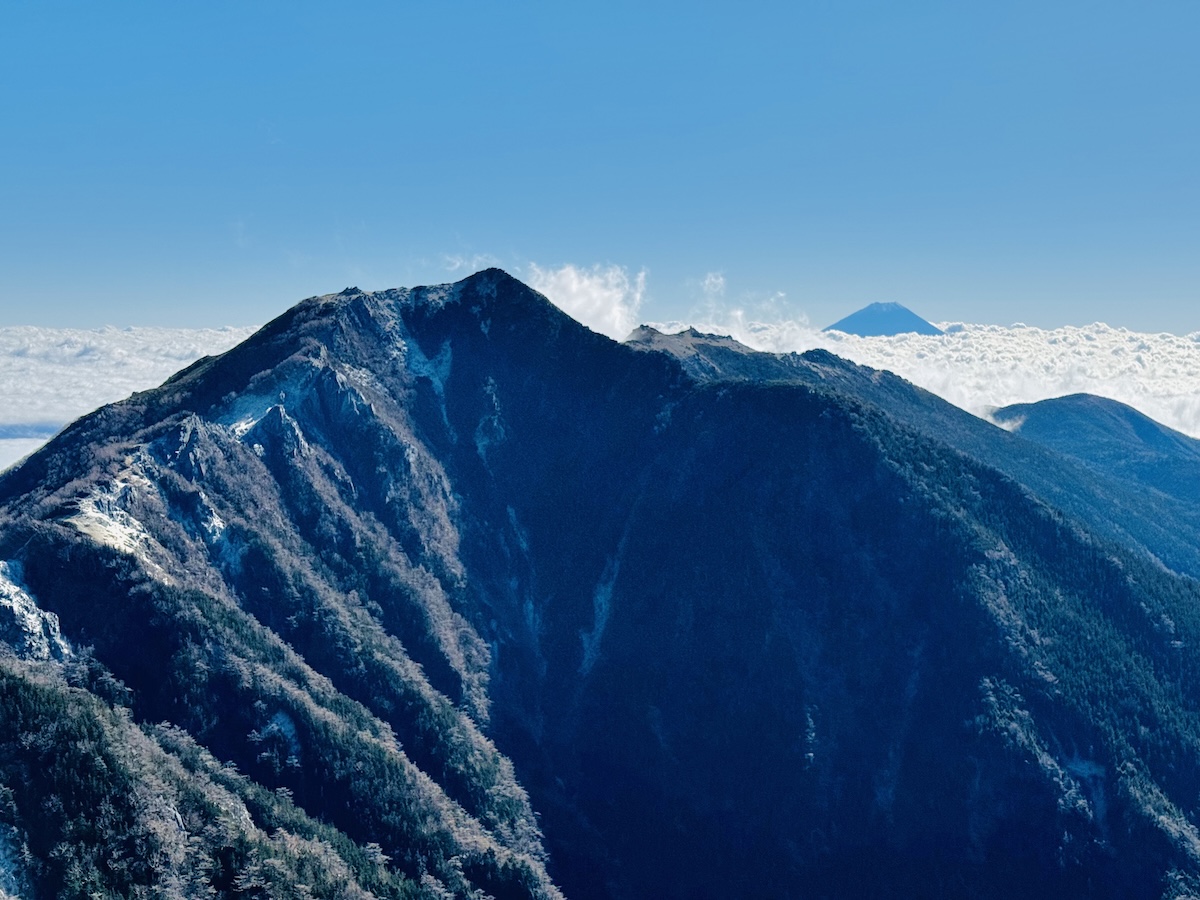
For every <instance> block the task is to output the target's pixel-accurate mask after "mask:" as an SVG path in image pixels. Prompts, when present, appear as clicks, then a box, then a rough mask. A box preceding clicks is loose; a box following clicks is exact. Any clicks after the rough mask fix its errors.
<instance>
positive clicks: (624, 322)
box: [526, 263, 646, 341]
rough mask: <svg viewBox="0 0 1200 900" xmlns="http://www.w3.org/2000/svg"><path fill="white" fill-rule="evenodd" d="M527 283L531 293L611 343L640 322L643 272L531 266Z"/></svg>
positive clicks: (625, 334) (644, 277) (624, 335)
mask: <svg viewBox="0 0 1200 900" xmlns="http://www.w3.org/2000/svg"><path fill="white" fill-rule="evenodd" d="M526 277H527V280H528V282H529V284H530V286H531V287H533V288H534V290H537V291H540V292H541V293H543V294H545V295H546V296H547V297H548V298H549V299H550V301H551V302H552V303H553V304H554V305H555V306H557V307H558V308H559V309H561V310H562V311H563V312H565V313H567V314H568V315H569V316H571V317H572V318H573V319H575V320H576V321H579V322H582V323H583V324H584V325H586V326H587V327H588V328H591V329H592V330H593V331H598V332H600V333H601V334H606V335H608V336H609V337H611V338H613V339H614V340H618V341H619V340H624V339H625V338H626V337H628V336H629V333H630V332H631V331H633V329H634V328H636V327H637V326H638V325H639V324H640V323H639V321H638V311H639V310H640V309H641V306H642V301H643V299H644V298H645V295H646V271H645V269H643V270H641V271H640V272H638V273H637V274H636V275H630V273H629V271H628V270H627V269H626V268H625V267H623V266H612V265H610V266H600V265H595V266H592V267H591V268H584V267H580V266H574V265H570V264H568V265H565V266H560V267H559V268H557V269H543V268H542V267H541V266H539V265H537V264H536V263H530V264H529V267H528V273H527V276H526Z"/></svg>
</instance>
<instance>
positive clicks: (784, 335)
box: [529, 265, 1200, 438]
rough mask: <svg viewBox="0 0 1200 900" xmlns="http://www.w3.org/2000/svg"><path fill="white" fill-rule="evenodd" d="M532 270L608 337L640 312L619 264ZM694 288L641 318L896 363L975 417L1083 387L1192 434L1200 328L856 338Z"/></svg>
mask: <svg viewBox="0 0 1200 900" xmlns="http://www.w3.org/2000/svg"><path fill="white" fill-rule="evenodd" d="M534 275H535V277H533V278H530V279H529V281H530V284H532V285H533V287H535V288H537V289H538V290H539V291H541V292H542V293H543V294H545V295H546V296H547V297H549V298H550V299H551V300H552V301H554V303H556V304H557V305H558V306H560V307H561V308H562V309H563V310H565V311H566V312H568V313H570V314H571V315H573V316H574V317H575V318H577V319H579V320H580V321H582V322H583V323H584V324H586V325H589V326H590V327H592V328H594V329H595V330H597V331H601V332H603V333H605V334H608V335H609V336H610V337H613V338H616V339H621V338H623V337H625V336H626V335H627V334H628V333H629V329H628V328H626V327H625V326H626V325H627V324H628V323H629V322H630V321H633V320H640V319H639V313H640V310H641V308H642V305H643V303H644V300H645V295H646V278H645V273H639V275H638V276H636V277H630V276H629V274H628V273H627V272H626V271H625V270H624V269H623V268H621V267H620V266H593V267H591V268H581V267H576V266H570V265H568V266H563V267H561V268H559V269H537V268H536V267H535V270H534ZM699 287H700V298H701V302H700V303H699V304H698V305H699V308H700V310H701V311H700V312H698V313H697V314H695V315H693V316H691V317H690V318H689V320H688V321H686V322H682V321H676V322H661V323H654V322H652V323H650V324H652V325H653V326H654V327H655V328H658V329H659V330H660V331H664V332H667V333H672V332H675V331H680V330H682V329H683V328H685V327H687V326H689V325H690V326H692V327H694V328H696V329H697V330H698V331H702V332H706V333H709V334H722V335H730V336H732V337H733V338H735V339H736V340H738V341H741V342H742V343H743V344H746V345H747V346H749V347H753V348H754V349H756V350H766V351H770V352H774V353H791V352H795V353H800V352H803V351H805V350H812V349H814V348H823V349H825V350H829V351H830V352H832V353H836V354H837V355H838V356H842V357H845V358H846V359H850V360H853V361H854V362H856V363H859V364H861V365H865V366H871V367H872V368H876V369H888V370H890V371H892V372H895V373H896V374H898V375H900V376H902V377H903V378H907V379H908V380H909V381H911V382H913V383H914V384H917V385H920V386H921V387H923V388H925V389H926V390H928V391H932V392H933V393H935V394H938V395H939V396H941V397H943V398H945V399H946V400H949V401H950V402H951V403H953V404H955V405H956V406H960V407H962V408H963V409H966V410H968V411H970V412H972V413H974V414H976V415H978V416H981V417H984V418H986V417H987V416H988V414H989V412H990V411H991V410H994V409H996V408H998V407H1002V406H1008V405H1009V404H1012V403H1029V402H1034V401H1037V400H1045V399H1048V398H1051V397H1062V396H1065V395H1067V394H1075V393H1089V394H1097V395H1100V396H1103V397H1109V398H1111V399H1113V400H1119V401H1120V402H1122V403H1127V404H1129V405H1130V406H1132V407H1134V408H1135V409H1138V410H1140V411H1141V412H1143V413H1145V414H1146V415H1148V416H1150V417H1151V418H1152V419H1156V420H1157V421H1159V422H1162V423H1163V424H1164V425H1168V426H1170V427H1171V428H1174V429H1177V430H1178V431H1182V432H1183V433H1184V434H1187V435H1190V436H1192V437H1197V438H1200V332H1196V333H1194V334H1190V335H1186V336H1180V335H1174V334H1144V333H1140V332H1135V331H1129V330H1127V329H1125V328H1114V327H1110V326H1108V325H1104V324H1101V323H1096V324H1092V325H1083V326H1067V327H1063V328H1053V329H1043V328H1034V327H1031V326H1027V325H1022V324H1015V325H974V324H969V323H966V322H941V323H935V324H937V325H938V327H940V328H941V329H943V331H945V332H946V333H945V334H941V335H916V334H902V335H896V336H894V337H870V338H864V337H856V336H854V335H848V334H842V333H840V332H824V331H821V330H819V329H818V328H814V327H812V326H811V325H809V324H808V322H806V321H803V320H796V319H790V318H786V317H759V318H757V319H756V317H755V316H754V315H752V314H750V313H747V312H746V311H744V310H742V309H739V308H737V306H736V305H734V304H731V303H729V302H727V301H726V300H725V296H724V293H725V281H724V279H723V278H722V277H721V275H720V274H719V273H709V274H708V275H706V276H705V277H704V279H703V280H702V281H701V282H699ZM767 306H768V307H769V306H770V304H767ZM768 311H769V310H768ZM851 311H852V310H847V311H846V312H847V313H849V312H851ZM764 319H765V320H764Z"/></svg>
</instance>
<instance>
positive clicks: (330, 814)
mask: <svg viewBox="0 0 1200 900" xmlns="http://www.w3.org/2000/svg"><path fill="white" fill-rule="evenodd" d="M996 418H997V420H999V421H1003V422H1005V423H1006V424H1007V425H1008V427H1009V428H1010V429H1012V430H1005V429H1002V428H999V427H997V426H996V425H993V424H991V423H990V422H987V421H984V420H982V419H979V418H976V417H974V416H972V415H969V414H968V413H966V412H964V411H962V410H960V409H958V408H956V407H954V406H951V405H950V404H948V403H946V402H944V401H942V400H940V399H939V398H937V397H935V396H934V395H932V394H929V393H927V392H925V391H923V390H921V389H919V388H916V387H914V386H913V385H911V384H910V383H908V382H906V381H904V380H903V379H900V378H898V377H896V376H894V375H891V374H889V373H887V372H882V371H877V370H873V369H867V368H864V367H860V366H857V365H854V364H853V363H849V362H846V361H845V360H842V359H839V358H838V357H836V356H833V355H832V354H829V353H826V352H824V351H813V352H809V353H805V354H766V353H756V352H754V351H751V350H749V349H748V348H746V347H744V346H742V345H740V344H738V343H737V342H735V341H733V340H731V339H729V338H723V337H716V336H712V335H705V334H701V333H698V332H696V331H687V332H683V333H681V334H678V335H667V334H662V333H660V332H658V331H655V330H654V329H651V328H642V329H639V330H638V331H637V332H636V333H635V334H634V335H633V336H632V337H631V338H630V339H629V341H627V342H626V343H624V344H618V343H615V342H613V341H611V340H609V339H607V338H605V337H602V336H600V335H597V334H594V333H592V332H590V331H589V330H587V329H586V328H584V327H583V326H581V325H579V324H578V323H576V322H574V321H572V320H571V319H570V318H568V317H567V316H565V315H564V314H563V313H561V312H560V311H559V310H558V309H556V308H555V307H554V306H552V305H551V304H550V303H549V302H548V301H547V300H546V299H545V298H544V297H542V296H541V295H539V294H537V293H536V292H534V291H532V290H531V289H529V288H528V287H526V286H525V285H523V284H521V283H520V282H518V281H516V280H515V279H513V278H511V277H510V276H508V275H506V274H505V273H503V272H501V271H499V270H495V269H493V270H488V271H485V272H481V273H479V274H477V275H474V276H472V277H470V278H468V279H466V280H464V281H461V282H458V283H457V284H453V285H440V286H434V287H423V288H413V289H411V290H410V289H398V290H392V291H382V292H377V293H367V292H362V291H358V290H355V289H348V290H347V291H344V292H342V293H341V294H336V295H329V296H324V297H315V298H312V299H309V300H306V301H304V302H303V303H301V304H299V305H298V306H296V307H295V308H294V309H292V310H290V311H289V312H287V313H285V314H284V315H283V316H281V317H280V318H279V319H277V320H275V321H274V322H272V323H270V324H269V325H267V326H266V327H265V328H263V329H262V330H261V331H259V332H258V333H257V334H255V335H253V336H252V337H251V338H249V339H248V340H247V341H246V342H245V343H243V344H241V345H239V346H237V347H235V348H233V349H232V350H230V351H228V352H227V353H224V354H223V355H221V356H218V357H214V358H205V359H202V360H200V361H199V362H197V363H196V364H194V365H192V366H190V367H189V368H187V369H185V370H184V371H182V372H180V373H178V374H177V375H175V376H173V377H172V378H171V379H169V380H168V381H167V382H166V383H164V384H163V385H162V386H161V387H159V388H157V389H154V390H151V391H146V392H143V393H140V394H136V395H135V396H133V397H131V398H130V399H128V400H126V401H123V402H121V403H117V404H113V405H111V406H107V407H104V408H102V409H100V410H98V411H96V412H94V413H92V414H91V415H88V416H85V417H84V418H83V419H80V420H79V421H77V422H76V423H74V424H73V425H71V426H69V427H68V428H67V429H66V430H65V431H64V432H63V433H61V434H60V435H58V436H57V437H55V438H54V439H53V440H52V441H51V442H50V443H49V444H48V445H47V446H46V447H44V448H43V449H41V450H40V451H38V452H37V453H35V454H34V455H33V456H32V457H30V458H29V459H28V460H26V461H25V462H24V463H23V464H21V465H19V466H18V467H16V468H14V469H12V470H9V471H8V472H6V473H4V474H2V475H0V639H2V641H3V643H4V645H6V646H7V648H8V650H7V651H5V652H3V653H0V890H3V891H4V892H7V893H8V894H15V895H20V896H26V895H37V896H43V895H44V896H82V895H84V894H88V895H91V894H97V893H99V894H109V895H121V896H132V895H152V894H153V895H168V896H169V895H172V894H173V895H178V896H197V895H210V896H211V895H216V896H227V897H234V896H238V897H241V896H262V897H266V896H329V897H333V896H354V897H368V896H376V897H446V896H453V897H464V898H465V897H482V896H492V897H496V898H523V897H541V898H551V897H560V896H566V897H571V898H614V900H616V898H634V897H656V898H657V897H664V898H693V897H746V898H751V897H755V898H757V897H780V898H787V897H797V898H798V897H849V896H879V897H885V896H893V897H915V896H935V895H936V896H939V897H997V898H999V897H1006V898H1007V897H1012V896H1021V897H1046V898H1049V897H1055V898H1058V897H1114V898H1115V897H1172V898H1181V897H1185V896H1192V895H1195V894H1196V893H1197V892H1198V891H1200V831H1198V828H1197V826H1198V824H1200V822H1198V817H1200V699H1198V698H1200V582H1197V580H1196V578H1197V577H1200V514H1198V513H1197V512H1196V511H1195V509H1194V508H1193V507H1195V506H1196V504H1195V503H1194V502H1192V500H1193V495H1192V494H1190V493H1189V491H1190V490H1191V485H1192V482H1191V481H1190V480H1189V479H1191V478H1192V477H1193V475H1194V466H1195V465H1196V455H1195V454H1196V450H1195V444H1196V442H1194V441H1190V439H1186V438H1183V439H1182V440H1180V439H1181V438H1182V436H1181V435H1177V434H1174V433H1172V432H1169V430H1167V429H1164V428H1162V427H1161V426H1158V425H1156V424H1155V423H1153V422H1150V421H1149V420H1145V419H1144V417H1139V416H1138V415H1137V414H1135V413H1133V412H1132V410H1128V408H1126V407H1121V406H1120V405H1119V404H1112V403H1111V402H1108V401H1098V400H1096V399H1095V398H1066V399H1064V400H1062V401H1050V402H1049V403H1048V404H1037V405H1034V406H1033V407H1030V408H1020V409H1007V410H1000V411H998V412H997V413H996ZM1018 422H1019V423H1020V424H1019V427H1018V426H1017V423H1018Z"/></svg>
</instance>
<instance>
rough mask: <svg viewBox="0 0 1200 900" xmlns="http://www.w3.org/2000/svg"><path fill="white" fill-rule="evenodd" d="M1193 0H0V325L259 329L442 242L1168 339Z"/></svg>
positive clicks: (1183, 311)
mask: <svg viewBox="0 0 1200 900" xmlns="http://www.w3.org/2000/svg"><path fill="white" fill-rule="evenodd" d="M1198 48H1200V3H1198V2H1196V0H1175V2H1171V0H1163V2H1153V0H1152V2H1141V3H1133V2H1129V3H1105V2H1088V3H1083V2H1080V3H1073V2H1072V3H1066V2H1062V3H1055V2H1052V0H1042V2H1030V3H1024V2H1011V3H1010V2H1005V3H962V2H953V3H930V2H919V0H914V2H909V3H894V2H890V3H882V2H880V3H861V2H854V0H848V2H808V3H804V2H801V3H753V2H742V3H738V4H733V3H728V4H712V3H695V2H692V3H687V4H684V3H678V4H675V3H671V4H667V3H658V4H653V3H636V4H635V3H623V2H612V0H609V2H605V3H596V4H591V5H590V6H589V7H586V8H585V7H584V6H583V5H582V4H570V3H562V2H558V3H545V4H538V3H520V2H504V3H500V2H489V3H464V2H437V3H434V2H410V3H403V2H400V3H395V2H389V3H351V2H347V3H338V4H333V3H322V4H315V3H307V2H297V0H289V2H267V0H241V2H237V3H225V2H205V3H192V2H185V3H151V2H140V3H131V2H121V0H114V2H107V3H96V2H87V3H62V2H55V0H39V2H27V0H6V2H4V3H3V4H2V6H0V136H2V140H0V325H12V324H43V325H80V326H94V325H99V324H105V323H111V324H118V325H130V324H177V325H222V324H251V323H254V322H260V321H265V320H266V319H267V318H269V317H271V316H273V315H275V314H277V313H279V312H281V311H282V310H283V309H285V308H286V307H288V306H289V305H291V304H292V303H294V302H295V301H297V300H299V299H300V298H302V297H305V296H309V295H312V294H317V293H325V292H329V291H336V290H339V289H341V288H342V287H345V286H346V285H348V284H357V285H359V286H361V287H363V288H383V287H391V286H397V285H405V284H416V283H429V282H439V281H446V280H451V279H452V278H454V277H458V276H459V275H461V274H463V273H464V272H465V269H460V270H459V271H457V272H455V271H451V270H450V265H451V264H450V263H449V262H448V260H452V259H455V258H458V259H461V260H464V261H467V262H468V263H469V261H470V260H472V259H480V260H486V261H489V262H495V263H496V264H498V265H501V266H503V267H505V268H508V269H509V270H510V271H513V272H514V274H518V275H519V274H520V273H521V271H522V268H523V267H526V266H528V264H529V263H531V262H534V263H537V264H538V265H540V266H542V267H543V268H546V267H554V266H559V265H563V264H567V263H572V264H575V265H580V266H590V265H593V264H597V263H603V264H619V265H622V266H626V267H628V268H629V270H630V271H631V273H632V272H636V271H638V270H641V269H645V270H646V271H647V289H648V296H647V301H646V305H645V306H644V308H643V312H644V315H645V317H646V318H650V319H659V320H661V319H669V318H685V317H686V316H687V314H688V311H689V310H690V309H692V308H694V307H695V306H696V304H697V303H698V302H699V301H700V297H701V290H700V284H701V282H702V280H703V278H704V276H705V274H706V273H709V272H720V273H722V274H723V276H724V278H725V283H726V285H727V289H726V296H727V299H728V301H729V302H731V303H738V304H741V305H744V306H747V307H749V308H750V309H751V310H753V309H754V307H755V305H756V304H757V303H759V302H761V301H763V300H765V299H766V298H768V297H771V296H773V295H775V294H777V293H778V292H782V293H783V294H784V298H785V299H784V303H783V307H784V309H785V310H786V311H787V312H788V313H790V314H793V315H797V316H798V315H807V316H808V318H809V319H810V321H812V322H813V324H816V325H824V324H828V323H829V322H832V321H833V320H835V319H837V318H840V317H841V316H843V315H845V314H847V313H849V312H851V311H852V310H854V309H855V308H857V307H859V306H862V305H864V304H866V303H869V302H871V301H875V300H895V301H899V302H901V303H904V304H906V305H908V306H910V307H911V308H913V309H914V310H916V311H917V312H919V313H920V314H922V315H923V316H925V317H926V318H928V319H931V320H935V321H936V320H944V319H965V320H967V321H982V322H996V323H1005V324H1006V323H1009V322H1013V321H1025V322H1028V323H1030V324H1037V325H1043V326H1055V325H1060V324H1068V323H1074V324H1083V323H1087V322H1091V321H1095V320H1102V321H1107V322H1109V323H1110V324H1113V325H1124V326H1127V327H1130V328H1134V329H1138V330H1151V331H1157V330H1166V331H1175V332H1177V333H1186V332H1190V331H1195V330H1200V49H1198Z"/></svg>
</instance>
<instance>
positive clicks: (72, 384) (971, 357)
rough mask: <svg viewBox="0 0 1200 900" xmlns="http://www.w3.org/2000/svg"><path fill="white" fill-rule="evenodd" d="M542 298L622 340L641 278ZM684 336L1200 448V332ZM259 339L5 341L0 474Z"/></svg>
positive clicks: (58, 334) (168, 332) (982, 330)
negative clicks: (1086, 407)
mask: <svg viewBox="0 0 1200 900" xmlns="http://www.w3.org/2000/svg"><path fill="white" fill-rule="evenodd" d="M531 280H532V281H533V282H534V283H535V284H536V285H537V286H538V288H539V289H540V290H542V291H543V292H544V293H546V294H547V295H548V296H549V297H550V298H551V299H552V300H554V301H555V302H556V303H558V304H559V305H560V306H562V307H563V308H564V309H565V310H566V311H567V312H569V313H571V314H572V315H573V316H575V317H576V318H577V319H579V320H580V321H582V322H584V324H586V325H588V326H590V327H592V328H593V329H595V330H597V331H601V332H603V333H605V334H609V335H610V336H613V337H622V336H624V334H627V333H628V331H629V330H631V329H632V327H633V326H634V325H635V324H636V323H637V319H636V318H635V317H636V316H637V313H638V310H639V307H640V306H641V304H642V297H643V292H644V276H643V275H637V276H630V275H628V274H626V273H625V272H624V270H621V269H619V268H618V267H609V268H592V269H576V268H573V267H565V268H564V269H560V270H536V271H535V273H534V277H533V278H532V279H531ZM709 309H710V312H709V314H708V315H705V316H700V317H698V319H697V320H694V321H692V322H689V323H681V322H671V323H656V324H655V327H657V328H659V329H660V330H663V331H674V330H679V329H681V328H683V327H685V325H688V324H690V325H692V326H693V327H695V328H697V329H699V330H701V331H706V332H711V333H717V334H728V335H731V336H733V337H734V338H736V339H737V340H739V341H741V342H742V343H745V344H747V345H749V346H751V347H754V348H755V349H759V350H769V351H775V352H800V351H804V350H810V349H813V348H815V347H821V348H824V349H827V350H830V351H832V352H833V353H836V354H838V355H839V356H844V357H846V358H847V359H851V360H854V361H855V362H858V363H861V364H863V365H867V366H871V367H873V368H878V369H890V370H891V371H893V372H896V373H897V374H899V375H901V376H903V377H904V378H907V379H908V380H910V381H912V382H913V383H915V384H918V385H920V386H922V387H924V388H926V389H927V390H930V391H933V392H934V393H935V394H938V395H940V396H942V397H944V398H945V399H947V400H949V401H950V402H951V403H954V404H956V405H958V406H961V407H963V408H964V409H967V410H969V411H971V412H973V413H975V414H976V415H980V416H985V417H986V416H987V415H988V412H989V411H990V410H991V409H994V408H996V407H1000V406H1006V405H1008V404H1010V403H1025V402H1031V401H1036V400H1044V399H1046V398H1048V397H1058V396H1062V395H1064V394H1071V393H1078V392H1086V393H1090V394H1098V395H1100V396H1104V397H1110V398H1112V399H1114V400H1119V401H1121V402H1123V403H1128V404H1129V405H1130V406H1133V407H1135V408H1137V409H1139V410H1141V411H1142V412H1144V413H1145V414H1146V415H1148V416H1150V417H1151V418H1153V419H1156V420H1158V421H1159V422H1162V423H1163V424H1165V425H1168V426H1170V427H1171V428H1175V429H1178V430H1179V431H1182V432H1184V433H1185V434H1189V435H1192V436H1193V437H1200V332H1198V333H1196V334H1192V335H1189V336H1186V337H1180V336H1177V335H1171V334H1141V333H1137V332H1132V331H1127V330H1126V329H1123V328H1112V327H1109V326H1108V325H1102V324H1095V325H1087V326H1082V327H1066V328H1057V329H1052V330H1045V329H1040V328H1032V327H1027V326H1024V325H1012V326H998V325H970V324H964V323H945V322H943V323H938V325H939V327H941V328H943V329H944V330H945V331H946V333H945V334H942V335H929V336H923V335H915V334H909V335H898V336H894V337H872V338H863V337H855V336H853V335H846V334H840V333H837V332H821V331H818V330H817V329H815V328H812V327H811V326H809V325H808V324H807V323H805V322H797V321H787V320H783V321H775V322H754V321H751V320H750V319H749V318H748V317H746V316H744V315H743V314H741V313H739V312H737V311H736V310H734V311H728V312H720V311H719V310H718V309H717V307H716V306H715V305H713V306H710V307H709ZM251 331H253V329H251V328H221V329H202V330H194V329H167V328H128V329H117V328H104V329H98V330H94V331H81V330H68V329H48V328H0V468H4V467H6V466H8V465H10V464H11V463H13V462H15V461H16V460H17V459H19V458H20V457H22V456H24V455H25V454H27V453H30V452H32V451H33V450H34V449H36V448H37V447H38V446H39V445H40V444H41V443H42V442H43V441H45V440H46V439H47V438H48V437H50V436H51V435H52V434H53V433H54V432H56V431H57V430H58V429H59V428H61V427H62V426H63V425H65V424H66V423H67V422H69V421H71V420H72V419H74V418H76V417H78V416H80V415H83V414H84V413H86V412H89V411H90V410H92V409H95V408H96V407H97V406H100V405H102V404H104V403H108V402H111V401H113V400H119V399H122V398H124V397H127V396H129V394H130V393H132V392H134V391H139V390H145V389H147V388H150V387H153V386H155V385H157V384H160V383H161V382H162V381H163V380H164V379H166V378H167V377H168V376H169V375H171V374H172V373H174V372H176V371H178V370H179V369H181V368H183V367H184V366H186V365H188V364H189V363H191V362H192V361H194V360H195V359H197V358H199V357H200V356H204V355H207V354H213V353H220V352H222V351H224V350H226V349H228V348H229V347H231V346H233V345H234V344H236V343H238V342H239V341H241V340H243V339H244V338H246V337H247V336H248V335H249V334H250V332H251Z"/></svg>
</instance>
